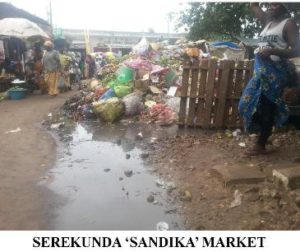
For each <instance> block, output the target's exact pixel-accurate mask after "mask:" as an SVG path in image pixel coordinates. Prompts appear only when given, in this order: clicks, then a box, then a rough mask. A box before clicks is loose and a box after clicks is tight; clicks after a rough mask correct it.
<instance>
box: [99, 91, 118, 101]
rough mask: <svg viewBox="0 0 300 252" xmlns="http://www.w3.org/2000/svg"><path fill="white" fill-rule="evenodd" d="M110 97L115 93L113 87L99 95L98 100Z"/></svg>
mask: <svg viewBox="0 0 300 252" xmlns="http://www.w3.org/2000/svg"><path fill="white" fill-rule="evenodd" d="M112 97H116V93H115V91H114V89H112V88H110V89H108V90H107V91H106V92H105V93H104V94H103V95H101V96H100V98H99V100H107V99H110V98H112Z"/></svg>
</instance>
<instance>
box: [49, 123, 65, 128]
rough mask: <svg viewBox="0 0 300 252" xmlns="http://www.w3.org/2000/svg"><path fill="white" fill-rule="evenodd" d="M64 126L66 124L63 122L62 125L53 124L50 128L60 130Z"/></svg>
mask: <svg viewBox="0 0 300 252" xmlns="http://www.w3.org/2000/svg"><path fill="white" fill-rule="evenodd" d="M63 126H64V123H63V122H61V123H53V124H51V126H50V128H51V129H60V128H62V127H63Z"/></svg>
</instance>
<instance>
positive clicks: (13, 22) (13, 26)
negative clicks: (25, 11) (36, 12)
mask: <svg viewBox="0 0 300 252" xmlns="http://www.w3.org/2000/svg"><path fill="white" fill-rule="evenodd" d="M0 36H7V37H16V38H29V37H34V36H41V37H43V38H49V36H48V34H47V33H46V32H44V31H43V30H42V29H41V28H40V27H39V26H38V25H37V24H35V23H33V22H31V21H29V20H27V19H25V18H4V19H2V20H0Z"/></svg>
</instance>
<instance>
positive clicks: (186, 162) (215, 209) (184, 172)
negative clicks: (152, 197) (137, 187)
mask: <svg viewBox="0 0 300 252" xmlns="http://www.w3.org/2000/svg"><path fill="white" fill-rule="evenodd" d="M199 131H200V132H201V130H199ZM198 133H199V132H198ZM272 138H273V139H271V140H272V143H273V146H268V148H269V149H270V148H273V151H272V152H270V153H269V154H268V155H265V156H259V157H251V158H249V157H244V156H243V150H244V149H243V148H241V147H240V146H239V143H240V142H245V144H246V146H249V144H250V141H251V139H250V138H245V139H241V140H237V139H235V138H233V137H231V138H228V137H227V136H226V134H224V133H214V132H210V133H209V134H206V133H203V134H201V133H200V134H198V135H197V136H195V135H184V136H180V135H178V136H174V137H167V138H165V139H159V141H158V142H157V143H155V144H153V145H152V146H150V148H149V149H150V150H151V149H152V153H151V151H150V153H151V155H150V156H151V157H152V160H150V163H152V164H153V165H154V166H156V167H157V171H158V173H159V175H160V176H162V177H164V178H165V179H166V180H167V181H169V182H173V183H175V185H176V189H175V190H172V191H170V193H169V194H170V197H171V198H172V199H173V201H174V204H175V205H176V206H177V209H176V211H177V212H178V213H181V214H182V215H183V216H184V218H185V225H186V228H190V229H204V230H249V229H250V230H252V229H254V230H291V229H292V230H294V229H296V230H299V229H300V201H299V200H300V197H299V196H300V190H299V189H297V190H286V189H285V188H283V186H282V185H281V184H280V183H278V182H277V181H276V180H274V178H273V177H272V170H273V169H281V168H288V167H296V168H299V148H300V133H299V132H298V131H295V130H292V131H287V132H284V133H277V134H275V135H274V136H273V137H272ZM275 145H276V147H275ZM217 166H219V167H221V169H224V168H225V167H226V166H230V167H233V166H234V167H236V168H238V169H241V171H242V172H243V171H251V170H253V169H257V170H260V171H261V172H262V173H263V174H265V175H266V180H265V181H264V182H260V183H256V184H244V183H242V184H236V185H231V186H224V184H223V182H222V180H221V179H220V177H219V176H217V174H216V172H214V169H213V168H214V167H217ZM236 190H237V192H238V194H240V196H241V197H240V200H237V201H236V202H238V201H239V203H238V204H236V205H235V206H234V205H232V203H233V202H234V194H235V191H236ZM236 198H237V197H236ZM231 206H233V207H231Z"/></svg>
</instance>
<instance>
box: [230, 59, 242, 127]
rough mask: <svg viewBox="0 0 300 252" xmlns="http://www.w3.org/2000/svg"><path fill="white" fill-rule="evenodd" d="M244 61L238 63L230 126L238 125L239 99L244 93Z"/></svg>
mask: <svg viewBox="0 0 300 252" xmlns="http://www.w3.org/2000/svg"><path fill="white" fill-rule="evenodd" d="M243 67H244V61H239V62H238V63H237V68H238V69H237V70H236V75H235V85H234V89H233V95H232V115H231V118H230V122H229V127H238V126H239V125H238V124H237V119H238V104H239V99H240V97H241V94H242V85H243V75H244V72H245V70H242V69H244V68H243Z"/></svg>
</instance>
